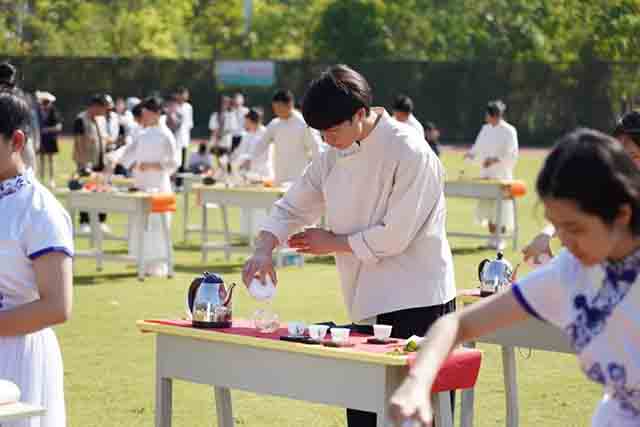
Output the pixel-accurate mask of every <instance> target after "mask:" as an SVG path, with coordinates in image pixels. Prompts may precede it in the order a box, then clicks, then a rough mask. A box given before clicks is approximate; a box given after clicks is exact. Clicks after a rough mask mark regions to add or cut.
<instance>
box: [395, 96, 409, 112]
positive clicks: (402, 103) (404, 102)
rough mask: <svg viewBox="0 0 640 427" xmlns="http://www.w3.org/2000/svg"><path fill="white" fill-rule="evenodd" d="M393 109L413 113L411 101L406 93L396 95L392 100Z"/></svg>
mask: <svg viewBox="0 0 640 427" xmlns="http://www.w3.org/2000/svg"><path fill="white" fill-rule="evenodd" d="M393 111H399V112H401V113H407V114H411V113H413V101H412V100H411V98H409V97H408V96H407V95H398V96H397V97H396V99H395V101H393Z"/></svg>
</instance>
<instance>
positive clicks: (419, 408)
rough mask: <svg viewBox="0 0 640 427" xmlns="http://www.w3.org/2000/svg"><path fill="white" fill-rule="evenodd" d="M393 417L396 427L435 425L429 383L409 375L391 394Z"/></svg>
mask: <svg viewBox="0 0 640 427" xmlns="http://www.w3.org/2000/svg"><path fill="white" fill-rule="evenodd" d="M390 410H391V419H392V420H393V422H394V425H395V426H396V427H408V426H410V427H419V426H420V427H422V426H431V425H433V424H432V423H433V409H432V408H431V399H430V396H429V393H427V385H426V384H425V383H423V382H421V381H420V380H418V379H417V378H415V377H412V376H408V377H407V378H406V379H405V380H404V382H403V383H402V384H401V385H400V387H398V389H397V390H396V391H395V393H393V396H391V401H390Z"/></svg>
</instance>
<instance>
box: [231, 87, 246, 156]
mask: <svg viewBox="0 0 640 427" xmlns="http://www.w3.org/2000/svg"><path fill="white" fill-rule="evenodd" d="M231 113H232V114H233V116H234V126H235V127H234V128H233V129H231V151H235V150H236V149H237V148H238V146H239V145H240V143H241V142H242V136H243V135H244V132H245V127H246V126H245V117H246V116H247V113H249V109H248V108H247V107H245V105H244V95H243V94H241V93H239V92H238V93H236V94H235V95H233V98H232V99H231Z"/></svg>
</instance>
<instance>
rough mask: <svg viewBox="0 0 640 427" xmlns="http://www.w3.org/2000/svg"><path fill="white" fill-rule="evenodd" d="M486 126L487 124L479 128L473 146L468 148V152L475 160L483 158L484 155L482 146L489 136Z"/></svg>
mask: <svg viewBox="0 0 640 427" xmlns="http://www.w3.org/2000/svg"><path fill="white" fill-rule="evenodd" d="M487 126H488V125H484V126H482V129H480V132H479V133H478V136H477V137H476V140H475V142H474V143H473V147H471V150H470V153H471V154H472V155H473V157H474V160H476V161H482V160H484V156H485V153H484V151H485V148H484V146H485V145H486V144H485V140H486V139H487V138H488V137H489V135H488V133H489V129H488V127H487Z"/></svg>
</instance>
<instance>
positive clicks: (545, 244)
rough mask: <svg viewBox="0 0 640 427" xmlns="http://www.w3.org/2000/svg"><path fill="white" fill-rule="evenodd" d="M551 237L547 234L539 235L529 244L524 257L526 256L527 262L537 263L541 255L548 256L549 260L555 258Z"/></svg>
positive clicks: (523, 252)
mask: <svg viewBox="0 0 640 427" xmlns="http://www.w3.org/2000/svg"><path fill="white" fill-rule="evenodd" d="M550 242H551V236H549V234H547V233H540V234H538V235H537V236H536V237H535V238H534V239H533V240H532V241H531V243H529V244H528V245H527V246H526V247H525V248H524V249H523V250H522V255H524V260H525V262H526V261H528V260H529V259H533V261H534V262H535V261H536V260H537V259H538V257H539V256H540V255H543V254H544V255H547V256H548V257H549V258H553V253H552V252H551V246H550Z"/></svg>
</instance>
